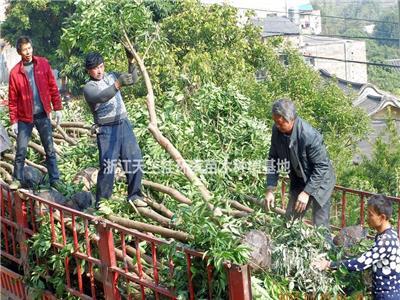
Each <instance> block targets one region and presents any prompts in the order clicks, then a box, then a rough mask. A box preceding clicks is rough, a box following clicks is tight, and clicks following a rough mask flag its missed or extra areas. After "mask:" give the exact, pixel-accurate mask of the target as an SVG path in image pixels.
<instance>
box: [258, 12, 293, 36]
mask: <svg viewBox="0 0 400 300" xmlns="http://www.w3.org/2000/svg"><path fill="white" fill-rule="evenodd" d="M252 22H253V24H254V25H256V26H260V27H261V28H262V32H261V36H262V37H269V36H278V35H299V34H300V31H299V28H298V26H297V25H295V24H294V23H292V22H291V21H290V20H289V19H288V18H285V17H277V16H273V17H265V18H258V19H253V20H252Z"/></svg>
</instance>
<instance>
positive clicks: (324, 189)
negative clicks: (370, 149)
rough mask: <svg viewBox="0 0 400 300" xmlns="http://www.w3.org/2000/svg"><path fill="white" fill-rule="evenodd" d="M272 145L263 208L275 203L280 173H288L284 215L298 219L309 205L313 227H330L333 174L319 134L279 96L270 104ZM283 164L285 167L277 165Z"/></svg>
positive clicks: (291, 103) (293, 106) (287, 101)
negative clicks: (288, 195) (288, 183)
mask: <svg viewBox="0 0 400 300" xmlns="http://www.w3.org/2000/svg"><path fill="white" fill-rule="evenodd" d="M272 118H273V120H274V122H275V124H274V126H273V128H272V137H271V147H270V149H269V155H268V166H267V181H266V192H265V200H264V204H265V208H266V209H267V210H269V209H270V208H271V206H273V205H274V201H275V196H274V192H275V190H276V186H277V183H278V178H279V175H278V174H279V172H282V171H284V172H288V173H289V178H290V199H289V203H288V206H287V209H286V217H287V218H289V219H290V218H301V217H303V216H304V214H305V212H306V210H307V209H308V208H309V207H310V206H312V221H313V224H314V225H315V226H324V227H326V228H329V214H330V207H331V203H330V197H331V195H332V192H333V188H334V186H335V182H336V177H335V173H334V170H333V167H332V164H331V161H330V159H329V157H328V153H327V151H326V149H325V146H324V142H323V139H322V136H321V134H320V133H318V131H317V130H315V129H314V128H313V127H312V126H311V125H310V124H308V123H307V122H306V121H304V120H303V119H301V118H300V117H298V116H297V114H296V108H295V105H294V103H293V102H292V101H290V100H288V99H280V100H278V101H276V102H275V103H274V104H273V105H272ZM282 162H287V164H281V165H283V166H285V167H286V168H285V170H282V168H281V167H279V164H280V163H282Z"/></svg>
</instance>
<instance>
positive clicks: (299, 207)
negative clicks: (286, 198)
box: [294, 191, 310, 214]
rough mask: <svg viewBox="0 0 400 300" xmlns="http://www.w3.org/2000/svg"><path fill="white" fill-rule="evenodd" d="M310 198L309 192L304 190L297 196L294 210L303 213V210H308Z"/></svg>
mask: <svg viewBox="0 0 400 300" xmlns="http://www.w3.org/2000/svg"><path fill="white" fill-rule="evenodd" d="M309 199H310V195H309V194H307V193H306V192H304V191H302V192H301V193H300V194H299V196H298V197H297V201H296V205H295V206H294V210H295V211H296V212H297V213H299V214H300V213H302V212H303V211H305V210H306V208H307V204H308V200H309Z"/></svg>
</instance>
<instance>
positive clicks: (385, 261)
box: [311, 195, 400, 300]
mask: <svg viewBox="0 0 400 300" xmlns="http://www.w3.org/2000/svg"><path fill="white" fill-rule="evenodd" d="M367 209H368V219H367V222H368V225H369V226H370V227H371V228H373V229H375V230H376V231H377V234H376V236H375V243H374V245H373V246H372V248H371V249H370V250H369V251H367V252H365V253H364V254H362V255H361V256H360V257H358V258H353V259H348V260H342V261H336V262H333V261H329V260H326V259H324V258H322V259H316V260H314V261H313V262H312V263H311V266H312V267H315V268H317V269H319V270H321V271H323V270H326V269H337V268H338V267H339V266H343V267H345V268H346V269H348V270H349V271H363V270H366V269H368V268H371V267H372V296H373V299H374V300H388V299H391V300H394V299H396V300H398V299H400V242H399V237H398V236H397V233H396V231H395V230H393V228H392V226H391V225H390V218H391V217H392V212H393V207H392V201H390V200H389V199H388V198H386V197H385V196H383V195H375V196H372V197H371V198H370V199H369V200H368V205H367Z"/></svg>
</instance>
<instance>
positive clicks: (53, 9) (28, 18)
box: [1, 0, 74, 68]
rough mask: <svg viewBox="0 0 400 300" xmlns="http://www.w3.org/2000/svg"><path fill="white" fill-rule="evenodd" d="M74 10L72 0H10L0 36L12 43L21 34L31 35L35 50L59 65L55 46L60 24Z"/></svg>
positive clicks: (57, 66)
mask: <svg viewBox="0 0 400 300" xmlns="http://www.w3.org/2000/svg"><path fill="white" fill-rule="evenodd" d="M73 12H74V4H73V1H71V0H67V1H50V0H26V1H10V5H9V7H8V8H7V11H6V16H7V18H6V20H5V21H4V22H3V23H2V24H1V32H2V36H3V37H4V39H5V40H7V41H8V42H9V43H10V44H11V45H15V42H16V40H17V38H18V37H20V36H21V35H28V36H30V37H31V39H32V43H33V47H34V52H35V53H36V54H37V55H41V56H45V57H46V58H48V59H49V60H50V62H51V64H52V66H53V68H59V67H60V66H61V65H62V60H61V59H60V58H59V57H58V56H57V49H58V48H59V44H60V36H61V32H62V26H63V22H64V21H65V19H66V18H67V17H68V16H69V15H71V14H72V13H73ZM44 20H46V21H45V22H44Z"/></svg>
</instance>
